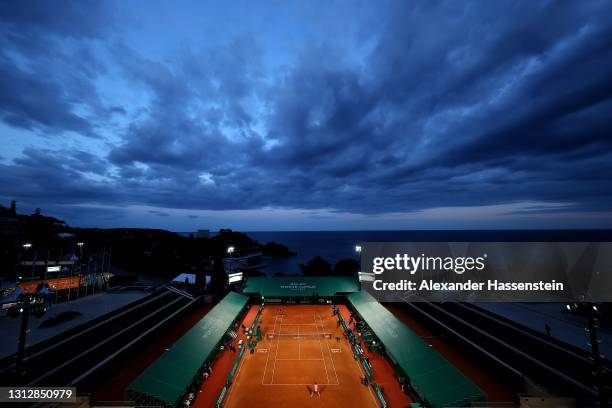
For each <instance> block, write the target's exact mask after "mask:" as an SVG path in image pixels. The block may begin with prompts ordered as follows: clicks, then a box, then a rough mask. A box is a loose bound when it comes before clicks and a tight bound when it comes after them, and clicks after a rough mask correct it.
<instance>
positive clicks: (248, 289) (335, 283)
mask: <svg viewBox="0 0 612 408" xmlns="http://www.w3.org/2000/svg"><path fill="white" fill-rule="evenodd" d="M357 291H359V285H358V283H357V279H356V278H352V277H349V276H329V277H327V276H326V277H305V276H296V277H288V276H283V277H274V278H248V279H247V281H246V285H245V288H244V289H243V290H242V292H243V293H246V294H260V295H262V296H265V297H274V296H278V297H287V296H313V295H314V294H318V295H319V296H334V295H336V294H347V293H353V292H357Z"/></svg>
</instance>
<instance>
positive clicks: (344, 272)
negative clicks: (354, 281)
mask: <svg viewBox="0 0 612 408" xmlns="http://www.w3.org/2000/svg"><path fill="white" fill-rule="evenodd" d="M359 269H360V265H359V262H357V261H356V260H354V259H350V258H349V259H341V260H339V261H338V262H336V265H334V275H339V276H355V274H357V272H359Z"/></svg>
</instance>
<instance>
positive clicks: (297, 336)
mask: <svg viewBox="0 0 612 408" xmlns="http://www.w3.org/2000/svg"><path fill="white" fill-rule="evenodd" d="M266 337H267V338H268V340H272V339H275V338H277V337H278V338H280V339H296V340H301V339H331V338H332V335H331V333H268V334H267V335H266Z"/></svg>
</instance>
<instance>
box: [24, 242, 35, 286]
mask: <svg viewBox="0 0 612 408" xmlns="http://www.w3.org/2000/svg"><path fill="white" fill-rule="evenodd" d="M22 247H23V248H24V249H25V250H26V253H27V252H28V249H30V248H32V244H30V243H29V242H26V243H25V244H23V245H22ZM35 268H36V251H34V256H33V258H32V276H31V279H30V286H31V285H32V282H33V281H34V269H35Z"/></svg>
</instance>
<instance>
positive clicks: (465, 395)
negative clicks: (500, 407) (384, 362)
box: [348, 291, 485, 407]
mask: <svg viewBox="0 0 612 408" xmlns="http://www.w3.org/2000/svg"><path fill="white" fill-rule="evenodd" d="M348 299H349V301H350V302H351V304H352V305H353V306H354V307H355V309H356V310H357V312H358V313H359V314H360V315H361V317H363V318H364V319H365V321H366V323H367V324H368V325H369V326H370V328H371V329H372V330H373V331H374V334H375V335H376V337H378V338H379V339H380V341H381V342H382V343H383V344H384V346H385V347H386V349H387V352H388V353H389V354H390V355H391V356H392V357H393V359H394V360H395V361H396V362H397V364H398V365H399V366H400V367H401V368H402V370H403V371H404V372H405V373H406V375H407V376H408V378H409V380H410V382H411V383H412V385H413V387H414V388H415V389H416V390H417V391H418V392H419V394H421V396H422V397H424V398H425V399H426V400H427V402H428V403H429V404H430V405H431V406H433V407H445V406H466V405H467V404H469V403H470V402H475V401H484V400H485V394H484V393H483V392H482V390H481V389H480V388H478V387H477V386H476V385H475V384H474V383H472V382H471V381H470V380H469V379H468V378H467V377H465V376H464V375H463V374H462V373H461V372H460V371H459V370H458V369H457V368H456V367H455V366H453V365H452V364H451V363H449V362H448V361H447V360H445V359H444V357H442V356H441V355H440V354H439V353H438V352H437V351H435V350H434V349H432V348H431V347H429V345H428V344H427V343H425V342H424V341H423V339H421V337H419V336H418V335H417V334H416V333H414V332H413V331H412V330H410V329H409V328H408V327H407V326H406V325H405V324H404V323H402V322H401V321H400V320H398V319H397V317H395V316H394V315H393V314H392V313H391V312H390V311H389V310H387V309H386V308H385V307H384V306H383V305H381V304H380V303H378V301H377V300H376V299H374V298H373V297H372V295H370V294H369V293H368V292H366V291H361V292H358V293H352V294H350V295H349V296H348Z"/></svg>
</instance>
